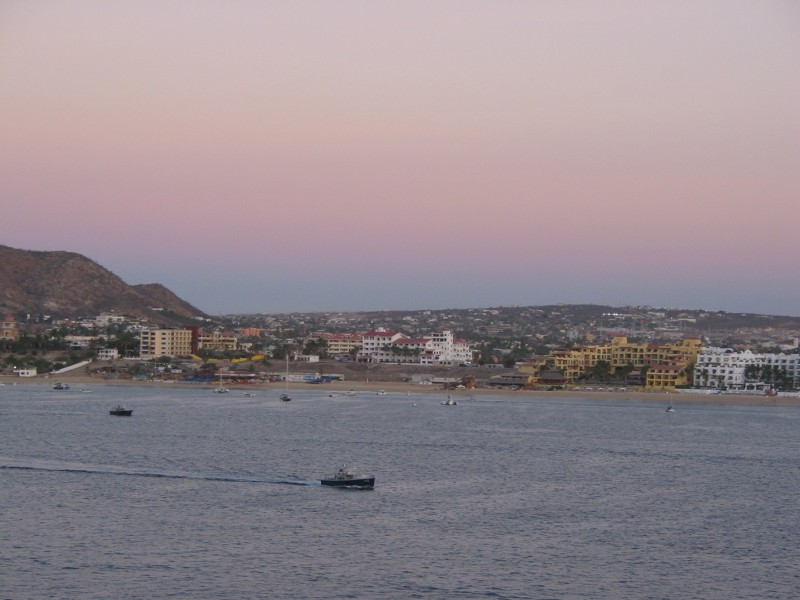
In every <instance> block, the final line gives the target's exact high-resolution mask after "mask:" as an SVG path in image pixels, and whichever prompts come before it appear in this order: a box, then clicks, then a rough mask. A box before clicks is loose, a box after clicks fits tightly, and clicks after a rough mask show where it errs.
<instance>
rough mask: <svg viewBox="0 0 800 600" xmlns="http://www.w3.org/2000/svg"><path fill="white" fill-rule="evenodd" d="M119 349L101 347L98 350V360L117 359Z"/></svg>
mask: <svg viewBox="0 0 800 600" xmlns="http://www.w3.org/2000/svg"><path fill="white" fill-rule="evenodd" d="M118 358H119V350H117V349H116V348H101V349H100V350H98V351H97V360H117V359H118Z"/></svg>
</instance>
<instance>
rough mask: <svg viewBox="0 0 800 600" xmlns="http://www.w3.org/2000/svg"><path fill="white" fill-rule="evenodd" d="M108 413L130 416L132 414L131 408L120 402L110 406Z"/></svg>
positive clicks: (117, 415) (116, 415)
mask: <svg viewBox="0 0 800 600" xmlns="http://www.w3.org/2000/svg"><path fill="white" fill-rule="evenodd" d="M108 414H110V415H113V416H115V417H130V416H131V415H132V414H133V409H132V408H125V407H124V406H122V405H121V404H120V405H118V406H117V408H112V409H111V410H110V411H108Z"/></svg>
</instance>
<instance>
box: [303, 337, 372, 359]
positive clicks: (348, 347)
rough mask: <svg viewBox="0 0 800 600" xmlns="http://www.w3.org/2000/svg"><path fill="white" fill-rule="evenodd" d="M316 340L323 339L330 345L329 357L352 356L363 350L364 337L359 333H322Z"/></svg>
mask: <svg viewBox="0 0 800 600" xmlns="http://www.w3.org/2000/svg"><path fill="white" fill-rule="evenodd" d="M314 339H321V340H324V341H325V342H327V344H328V356H341V355H344V354H351V353H352V352H353V351H354V350H357V349H359V348H361V344H362V343H363V342H362V340H363V335H361V334H358V333H320V334H317V335H316V336H314Z"/></svg>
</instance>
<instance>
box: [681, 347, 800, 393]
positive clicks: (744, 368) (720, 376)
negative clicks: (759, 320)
mask: <svg viewBox="0 0 800 600" xmlns="http://www.w3.org/2000/svg"><path fill="white" fill-rule="evenodd" d="M694 385H695V387H711V388H719V389H728V390H764V389H769V388H771V387H772V386H773V385H781V386H788V387H792V388H798V387H800V355H798V354H784V353H755V352H752V351H750V350H744V351H742V352H734V351H733V350H731V349H730V348H703V350H702V352H701V353H700V354H699V355H698V357H697V364H696V366H695V369H694Z"/></svg>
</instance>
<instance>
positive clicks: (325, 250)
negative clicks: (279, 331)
mask: <svg viewBox="0 0 800 600" xmlns="http://www.w3.org/2000/svg"><path fill="white" fill-rule="evenodd" d="M0 208H2V216H0V219H1V221H0V231H1V232H2V234H0V243H2V244H5V245H8V246H12V247H15V248H23V249H30V250H67V251H72V252H78V253H80V254H83V255H85V256H87V257H89V258H91V259H93V260H95V261H97V262H98V263H100V264H101V265H102V266H104V267H106V268H107V269H109V270H111V271H113V272H114V273H115V274H117V275H119V276H120V277H122V278H123V279H124V280H125V281H126V282H128V283H131V284H136V283H151V282H159V283H163V284H164V285H166V286H167V287H168V288H170V289H171V290H172V291H174V292H175V293H176V294H178V295H179V296H181V297H182V298H183V299H185V300H187V301H188V302H190V303H192V304H194V305H195V306H197V307H198V308H200V309H202V310H204V311H206V312H208V313H210V314H222V313H255V312H265V313H277V312H291V311H356V310H384V309H386V310H392V309H397V310H401V309H424V308H469V307H486V306H498V305H512V304H518V305H536V304H550V303H597V304H612V305H617V306H623V305H629V304H635V305H643V304H645V305H652V306H666V307H673V308H703V309H710V310H727V311H736V312H739V311H743V312H758V313H769V314H787V315H794V316H800V2H797V1H796V0H785V1H779V0H776V1H769V0H748V1H746V0H685V1H682V0H671V1H669V2H642V1H640V0H618V1H617V0H613V1H608V2H605V1H600V0H593V1H589V0H540V1H534V0H530V1H528V0H437V1H435V2H426V1H422V0H394V1H392V0H335V1H333V0H331V1H323V0H318V1H311V0H290V1H268V0H232V1H225V2H223V1H221V0H219V1H203V0H192V1H188V0H187V1H172V0H140V1H136V2H108V1H105V0H97V1H92V0H75V1H71V2H64V1H60V0H59V1H47V0H42V1H37V2H30V1H27V0H0Z"/></svg>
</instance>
